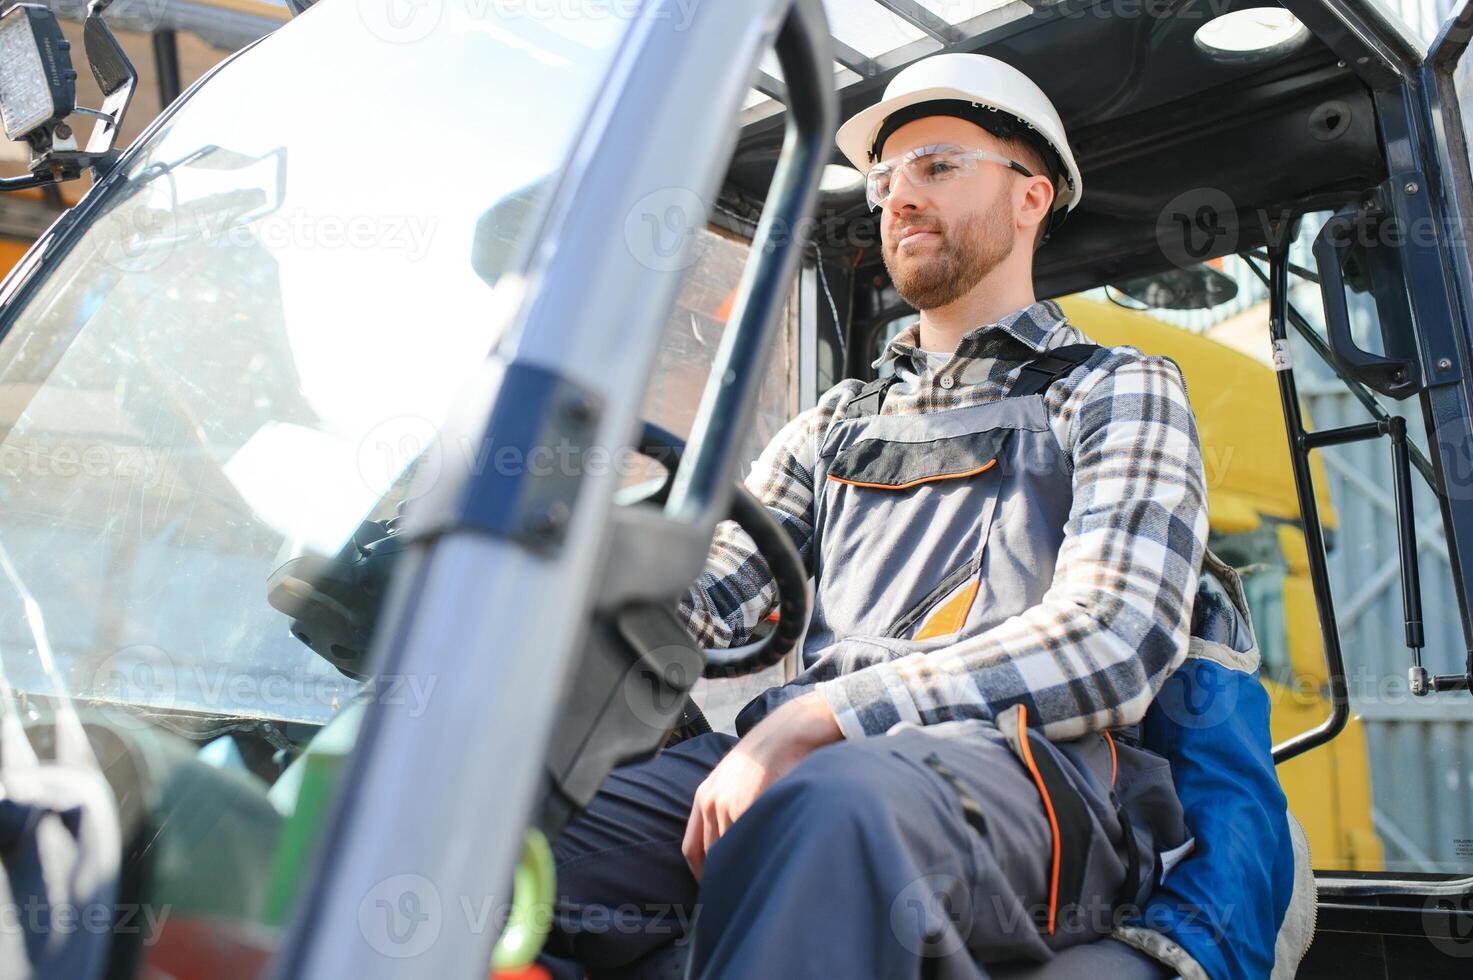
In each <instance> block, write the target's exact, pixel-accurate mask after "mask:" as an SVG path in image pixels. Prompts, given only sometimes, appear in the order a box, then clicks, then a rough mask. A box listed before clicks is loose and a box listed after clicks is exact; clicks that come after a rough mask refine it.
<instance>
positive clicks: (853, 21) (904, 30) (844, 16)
mask: <svg viewBox="0 0 1473 980" xmlns="http://www.w3.org/2000/svg"><path fill="white" fill-rule="evenodd" d="M823 6H824V10H825V12H826V13H827V14H828V18H829V29H830V30H831V31H832V32H833V35H834V37H836V38H838V39H839V40H840V41H843V42H844V43H845V44H847V45H849V46H850V47H851V48H854V49H855V50H857V51H859V52H860V53H861V54H865V55H868V56H869V57H871V58H873V57H875V56H876V55H881V54H884V53H885V52H887V51H894V50H895V49H896V48H898V47H900V46H902V45H905V44H909V43H910V42H912V41H917V40H920V39H921V38H923V37H926V32H925V31H922V30H921V29H920V28H918V27H916V26H914V25H913V24H911V23H910V22H909V21H906V20H904V19H902V18H900V17H897V16H895V15H894V14H892V13H891V12H890V11H888V10H886V9H885V8H884V7H881V6H880V5H879V4H877V3H874V2H873V0H824V4H823ZM943 16H944V15H943ZM938 46H939V45H938Z"/></svg>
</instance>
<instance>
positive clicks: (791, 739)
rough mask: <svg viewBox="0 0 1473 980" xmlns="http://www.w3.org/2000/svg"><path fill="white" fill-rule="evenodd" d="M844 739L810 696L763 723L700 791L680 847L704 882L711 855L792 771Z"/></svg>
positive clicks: (830, 716)
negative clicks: (761, 798) (732, 828)
mask: <svg viewBox="0 0 1473 980" xmlns="http://www.w3.org/2000/svg"><path fill="white" fill-rule="evenodd" d="M842 737H843V733H842V732H840V731H839V723H838V722H837V721H835V720H834V713H833V712H832V711H830V710H829V706H828V704H826V703H825V702H824V700H823V698H821V697H819V696H818V695H817V694H805V695H803V696H802V697H800V698H795V699H793V700H792V701H789V702H788V703H787V704H785V705H783V706H782V707H780V708H778V709H777V710H776V711H774V712H773V713H772V714H770V715H768V716H767V717H766V718H764V719H762V720H761V721H760V722H758V723H757V727H755V728H753V729H752V730H751V731H750V732H748V733H747V734H746V737H745V738H743V739H742V740H741V741H740V742H738V743H737V744H736V745H735V746H734V747H733V748H732V750H731V751H730V752H728V753H727V754H726V757H725V758H724V759H722V760H721V761H720V762H719V763H717V764H716V768H715V769H712V770H711V774H710V775H709V776H707V777H706V780H705V782H703V783H701V785H700V786H699V787H697V789H696V796H695V801H694V803H692V805H691V810H690V822H689V823H687V824H686V827H685V841H684V843H682V844H681V845H680V850H681V853H683V854H684V855H685V861H686V863H687V864H689V865H690V870H691V873H692V874H694V875H695V876H696V879H697V880H700V877H701V871H702V869H703V868H704V867H705V864H706V852H707V851H709V850H710V849H711V845H712V844H715V843H716V841H717V840H719V839H720V838H721V835H722V834H724V833H726V831H727V828H729V827H730V826H731V825H732V824H733V823H734V822H735V821H736V819H737V817H740V816H741V815H742V814H743V813H745V812H747V807H749V806H751V805H752V803H753V802H754V801H756V799H757V797H759V796H761V795H762V794H763V793H764V792H765V791H766V790H767V787H769V786H771V785H772V784H773V783H775V782H777V781H778V780H779V779H781V778H782V777H783V776H784V775H786V774H787V772H788V770H790V769H792V768H793V767H794V766H796V765H797V764H798V763H800V762H802V761H803V759H804V758H806V757H807V755H808V754H809V753H810V752H812V751H813V750H814V749H817V748H821V747H822V746H825V745H827V744H829V743H830V742H837V741H838V740H839V739H840V738H842Z"/></svg>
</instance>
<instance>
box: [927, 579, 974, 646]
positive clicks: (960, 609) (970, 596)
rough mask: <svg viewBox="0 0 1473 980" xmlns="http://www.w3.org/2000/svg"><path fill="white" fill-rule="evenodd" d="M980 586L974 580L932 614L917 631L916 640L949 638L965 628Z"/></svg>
mask: <svg viewBox="0 0 1473 980" xmlns="http://www.w3.org/2000/svg"><path fill="white" fill-rule="evenodd" d="M979 585H981V583H980V582H978V581H977V580H976V579H975V578H974V579H972V582H971V584H970V585H968V586H967V587H966V588H964V589H962V591H960V592H958V593H957V594H956V595H954V596H952V597H951V598H950V599H947V600H946V602H945V604H943V605H942V606H941V608H940V609H937V610H936V611H935V612H933V613H932V614H931V616H930V618H928V619H927V620H926V622H925V625H923V626H922V627H921V628H920V629H919V630H917V631H916V635H915V637H914V639H917V640H929V639H931V638H932V637H933V636H947V635H949V634H951V633H955V632H956V631H957V630H959V629H961V628H962V627H963V626H965V625H966V623H967V616H968V615H969V614H970V613H971V612H972V603H974V602H976V601H977V587H978V586H979Z"/></svg>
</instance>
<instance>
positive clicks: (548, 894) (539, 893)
mask: <svg viewBox="0 0 1473 980" xmlns="http://www.w3.org/2000/svg"><path fill="white" fill-rule="evenodd" d="M556 889H557V869H556V867H555V865H554V864H553V860H552V848H551V847H550V846H549V845H548V843H547V838H546V837H544V836H543V834H542V831H540V830H538V829H537V828H536V827H531V828H528V830H527V837H526V840H525V841H524V842H523V844H522V858H521V860H520V861H518V862H517V871H516V877H515V880H514V883H513V886H512V900H511V915H510V916H508V917H507V920H506V929H505V930H503V931H502V933H501V938H500V939H498V940H497V941H496V949H495V951H493V952H492V954H491V968H492V969H493V970H520V969H522V968H523V967H527V966H531V965H532V961H533V960H535V959H536V958H537V954H538V953H540V952H542V944H543V943H544V942H546V941H547V933H548V932H549V931H550V930H551V928H552V900H553V893H554V892H555V891H556Z"/></svg>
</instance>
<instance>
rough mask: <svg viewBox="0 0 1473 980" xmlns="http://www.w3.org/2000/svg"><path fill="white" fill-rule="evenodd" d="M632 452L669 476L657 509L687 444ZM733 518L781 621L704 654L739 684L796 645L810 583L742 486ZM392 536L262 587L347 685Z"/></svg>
mask: <svg viewBox="0 0 1473 980" xmlns="http://www.w3.org/2000/svg"><path fill="white" fill-rule="evenodd" d="M636 449H637V451H638V452H639V453H641V454H642V455H645V456H648V457H650V458H651V459H653V460H655V461H656V462H658V463H661V464H662V465H663V466H664V467H665V470H666V476H665V479H664V481H663V482H662V484H661V485H660V487H659V488H658V489H657V490H655V491H653V492H652V493H650V494H648V495H646V496H644V497H643V498H641V500H640V503H655V504H662V503H664V502H665V499H666V498H667V497H668V496H669V494H670V486H671V483H672V481H673V479H674V476H675V470H676V468H677V467H678V466H679V465H680V457H681V455H682V453H683V452H684V450H685V443H684V442H683V441H682V440H681V439H680V437H679V436H676V435H675V434H674V433H672V432H669V431H668V430H666V429H662V428H660V427H659V426H657V425H654V424H652V423H650V422H645V423H644V427H643V430H642V431H641V434H640V440H639V445H638V446H637V447H636ZM730 518H731V520H733V521H735V522H736V523H737V524H738V525H739V526H740V527H741V528H742V530H744V531H746V532H747V533H748V534H749V535H751V537H752V540H753V541H754V542H755V543H756V545H757V553H758V554H759V555H761V556H762V558H763V559H764V560H766V562H767V567H768V568H769V569H770V570H771V572H772V578H773V582H774V583H775V584H776V585H777V594H778V620H777V625H776V627H775V628H774V629H772V630H771V631H770V632H769V633H767V634H766V635H765V636H763V637H762V638H761V639H760V640H758V641H757V642H755V643H752V644H750V645H748V646H744V647H736V648H733V649H731V650H707V651H705V667H704V669H703V670H702V674H703V675H704V676H706V677H739V676H741V675H743V674H752V673H756V672H757V671H759V670H764V669H766V668H768V667H771V666H772V665H773V664H775V663H777V662H778V661H780V660H782V658H783V657H784V656H786V655H787V653H788V652H789V651H790V650H792V649H793V647H794V646H796V645H797V642H798V638H799V637H800V636H801V635H802V633H803V626H804V624H805V623H807V621H808V575H807V573H806V572H804V570H803V560H802V559H801V558H800V557H799V556H798V550H797V549H796V548H795V547H793V542H792V539H791V538H789V537H788V535H787V532H786V531H784V530H783V529H782V526H781V525H779V524H778V522H777V519H776V518H774V517H773V516H772V513H771V512H770V511H769V510H768V509H767V508H766V507H764V506H763V505H762V503H761V502H760V501H758V500H757V498H756V497H754V496H752V494H751V493H749V492H748V491H747V489H746V488H745V487H743V486H742V485H741V484H737V487H736V493H735V494H734V496H733V497H732V502H731V514H730ZM397 532H398V527H397V522H394V521H390V522H383V521H365V522H364V523H363V524H362V526H360V527H359V528H358V530H357V532H355V533H354V535H353V537H352V539H350V540H349V541H348V542H347V543H346V544H344V545H343V548H342V550H341V551H340V552H339V553H338V554H337V555H336V556H334V557H331V558H321V557H316V556H302V557H298V558H293V559H291V560H290V561H288V562H286V563H285V564H284V565H282V566H281V567H280V568H278V569H276V570H275V571H274V572H273V573H272V574H271V577H270V578H269V579H268V580H267V596H266V598H267V601H268V602H270V603H271V605H272V606H273V607H275V608H276V609H277V610H279V611H281V612H283V613H285V614H286V615H287V616H288V617H289V618H290V620H291V623H290V629H291V632H292V635H293V636H295V637H296V638H297V639H298V640H300V641H301V642H302V643H304V644H306V645H307V646H308V647H311V648H312V650H314V651H315V652H316V653H318V654H319V655H320V656H322V657H323V658H324V659H326V660H327V661H328V662H329V663H331V664H332V665H333V666H335V667H337V668H338V670H340V671H342V672H343V673H344V674H346V675H347V676H349V677H353V678H362V677H364V676H366V668H365V666H364V661H365V660H366V658H367V655H368V645H369V636H370V634H371V632H372V630H373V626H374V623H375V621H376V619H377V616H378V609H379V606H380V604H381V602H382V599H383V596H384V594H385V593H386V592H387V591H388V583H389V573H390V570H391V569H392V567H393V564H394V561H395V559H396V558H397V557H398V553H399V552H400V551H402V550H403V548H404V544H405V542H404V540H403V539H402V538H401V537H399V535H398V533H397Z"/></svg>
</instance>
